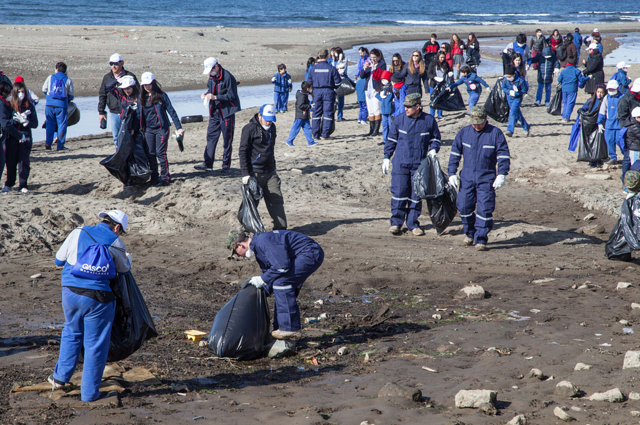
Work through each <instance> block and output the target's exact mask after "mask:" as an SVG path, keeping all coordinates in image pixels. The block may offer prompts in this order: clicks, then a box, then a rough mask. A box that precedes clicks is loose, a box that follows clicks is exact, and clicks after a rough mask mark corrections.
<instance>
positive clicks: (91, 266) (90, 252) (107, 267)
mask: <svg viewBox="0 0 640 425" xmlns="http://www.w3.org/2000/svg"><path fill="white" fill-rule="evenodd" d="M80 230H82V231H84V232H85V233H86V234H87V235H89V237H90V238H91V240H92V241H93V244H92V245H89V247H88V248H87V249H85V250H84V252H83V253H82V255H80V257H78V259H77V261H76V263H75V264H74V265H73V266H71V274H72V275H73V276H76V277H80V278H83V279H92V280H104V279H114V278H115V277H116V264H115V263H114V262H113V257H111V253H110V252H109V249H108V248H107V247H106V246H104V245H103V244H101V243H97V242H96V240H95V239H93V237H92V236H91V235H90V234H89V232H87V231H86V230H85V229H84V228H82V227H81V228H80Z"/></svg>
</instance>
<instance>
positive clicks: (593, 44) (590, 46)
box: [588, 42, 598, 50]
mask: <svg viewBox="0 0 640 425" xmlns="http://www.w3.org/2000/svg"><path fill="white" fill-rule="evenodd" d="M588 49H589V50H598V45H597V44H596V43H593V42H592V43H591V44H589V47H588Z"/></svg>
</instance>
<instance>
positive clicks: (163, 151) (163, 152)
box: [144, 128, 170, 183]
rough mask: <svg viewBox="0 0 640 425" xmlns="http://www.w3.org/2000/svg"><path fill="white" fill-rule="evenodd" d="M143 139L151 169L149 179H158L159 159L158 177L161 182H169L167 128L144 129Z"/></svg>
mask: <svg viewBox="0 0 640 425" xmlns="http://www.w3.org/2000/svg"><path fill="white" fill-rule="evenodd" d="M144 139H145V141H146V142H147V151H148V154H147V156H148V157H149V168H150V169H151V181H157V180H158V160H159V161H160V173H161V174H160V177H161V179H162V181H163V182H167V183H169V181H170V177H169V160H168V159H167V145H168V144H169V130H163V129H162V128H159V129H156V130H149V129H147V131H145V133H144Z"/></svg>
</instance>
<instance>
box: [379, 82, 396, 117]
mask: <svg viewBox="0 0 640 425" xmlns="http://www.w3.org/2000/svg"><path fill="white" fill-rule="evenodd" d="M384 90H385V89H384V86H383V88H382V90H381V91H380V93H378V94H376V99H378V100H379V101H380V102H382V107H381V111H382V115H391V114H393V110H394V105H393V93H392V92H391V88H389V92H388V93H387V96H386V97H382V96H381V95H380V94H381V93H382V94H384V93H383V92H384Z"/></svg>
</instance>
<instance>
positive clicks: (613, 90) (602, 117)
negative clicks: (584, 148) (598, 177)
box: [598, 80, 626, 164]
mask: <svg viewBox="0 0 640 425" xmlns="http://www.w3.org/2000/svg"><path fill="white" fill-rule="evenodd" d="M621 97H622V94H621V93H620V92H619V91H618V82H617V81H616V80H609V82H607V95H606V96H605V98H604V99H603V100H602V104H601V105H600V113H599V114H598V129H599V130H600V131H604V140H605V141H606V142H607V149H608V151H609V161H608V162H607V164H615V163H616V161H617V160H618V155H617V154H616V144H617V142H618V133H620V122H619V121H618V102H619V101H620V98H621ZM618 146H619V148H620V152H622V155H623V156H624V155H625V153H626V148H625V146H624V144H620V145H618Z"/></svg>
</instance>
